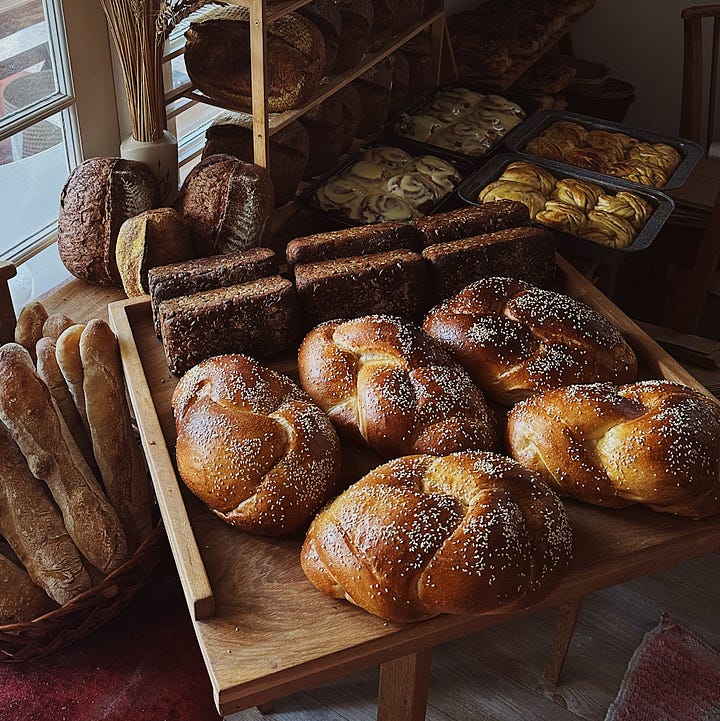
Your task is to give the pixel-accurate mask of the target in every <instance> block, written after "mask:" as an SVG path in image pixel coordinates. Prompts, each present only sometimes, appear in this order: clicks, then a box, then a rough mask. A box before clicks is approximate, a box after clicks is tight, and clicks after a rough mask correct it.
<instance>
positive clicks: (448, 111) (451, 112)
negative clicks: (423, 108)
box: [427, 95, 467, 121]
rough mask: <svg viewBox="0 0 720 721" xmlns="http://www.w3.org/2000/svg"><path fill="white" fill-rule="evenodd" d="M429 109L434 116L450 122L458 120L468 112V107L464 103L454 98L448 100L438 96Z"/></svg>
mask: <svg viewBox="0 0 720 721" xmlns="http://www.w3.org/2000/svg"><path fill="white" fill-rule="evenodd" d="M427 109H428V110H429V111H430V113H432V114H433V115H435V116H437V117H438V118H441V119H442V120H445V119H446V118H447V119H448V120H449V121H453V120H457V119H458V118H459V117H460V116H461V115H462V114H463V113H465V112H466V111H467V107H466V106H465V105H464V104H463V103H462V102H458V101H457V100H455V99H454V98H448V97H445V96H442V95H438V96H437V97H436V98H435V99H434V100H433V101H432V102H431V103H430V104H429V105H428V106H427Z"/></svg>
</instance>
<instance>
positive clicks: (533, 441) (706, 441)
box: [507, 381, 720, 518]
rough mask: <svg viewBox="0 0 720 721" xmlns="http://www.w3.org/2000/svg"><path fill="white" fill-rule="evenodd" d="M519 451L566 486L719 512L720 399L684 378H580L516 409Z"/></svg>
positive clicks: (576, 493) (604, 497) (584, 495)
mask: <svg viewBox="0 0 720 721" xmlns="http://www.w3.org/2000/svg"><path fill="white" fill-rule="evenodd" d="M507 432H508V442H509V444H510V449H511V451H512V454H513V456H514V457H515V458H516V459H517V460H518V461H520V463H522V464H523V465H524V466H526V467H527V468H530V469H531V470H534V471H537V472H538V473H540V474H541V475H542V477H543V478H544V479H545V481H546V482H547V483H548V484H549V485H550V486H551V487H552V488H554V489H555V490H556V491H558V492H559V493H561V494H563V495H567V496H572V497H573V498H577V499H578V500H581V501H584V502H586V503H593V504H595V505H599V506H607V507H610V508H620V507H623V506H629V505H631V504H633V503H642V504H644V505H647V506H649V507H650V508H652V509H654V510H656V511H663V512H665V513H674V514H676V515H680V516H689V517H692V518H702V517H704V516H710V515H714V514H716V513H720V443H719V442H718V439H720V409H719V408H718V405H717V402H716V401H714V400H711V399H710V398H708V397H707V396H705V395H703V394H701V393H699V392H697V391H695V390H693V389H691V388H688V387H686V386H682V385H679V384H677V383H669V382H667V381H644V382H640V383H634V384H631V385H625V386H621V387H617V386H613V385H610V384H593V385H587V386H571V387H569V388H560V389H558V390H554V391H550V392H548V393H544V394H542V395H539V396H535V397H534V398H530V399H528V400H527V401H524V402H522V403H520V404H518V405H517V406H515V408H513V409H512V411H511V412H510V414H509V416H508V431H507Z"/></svg>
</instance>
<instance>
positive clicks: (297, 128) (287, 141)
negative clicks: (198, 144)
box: [203, 113, 310, 207]
mask: <svg viewBox="0 0 720 721" xmlns="http://www.w3.org/2000/svg"><path fill="white" fill-rule="evenodd" d="M309 153H310V138H309V136H308V133H307V131H306V130H305V128H304V127H303V126H302V125H301V124H300V123H299V122H297V121H295V122H292V123H290V124H289V125H287V126H286V127H284V128H282V129H281V130H279V131H278V132H277V133H275V134H274V135H273V136H272V137H271V138H270V159H269V166H270V178H271V179H272V182H273V187H274V189H275V206H276V207H279V206H281V205H285V203H287V202H288V201H290V200H292V199H293V197H294V196H295V191H296V190H297V187H298V185H299V183H300V180H301V179H302V176H303V174H304V173H305V168H306V167H307V162H308V155H309ZM210 155H232V156H233V157H235V158H238V159H240V160H244V161H245V162H247V163H252V162H253V155H254V152H253V132H252V116H250V115H247V114H246V113H223V114H222V115H220V116H219V117H218V118H216V119H215V120H214V121H213V123H212V125H211V126H210V127H209V128H208V129H207V130H206V131H205V147H204V148H203V158H207V157H209V156H210Z"/></svg>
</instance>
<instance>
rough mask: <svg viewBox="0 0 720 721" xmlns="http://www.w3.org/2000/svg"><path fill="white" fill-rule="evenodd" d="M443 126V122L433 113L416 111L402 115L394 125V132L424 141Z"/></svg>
mask: <svg viewBox="0 0 720 721" xmlns="http://www.w3.org/2000/svg"><path fill="white" fill-rule="evenodd" d="M443 127H445V123H443V122H442V120H440V119H439V118H437V117H435V116H434V115H429V114H427V113H417V114H416V115H409V116H407V117H405V116H404V117H402V118H401V119H400V120H399V121H398V122H397V123H396V125H395V132H396V133H397V134H398V135H402V136H403V137H404V138H412V139H413V140H418V141H420V142H421V143H426V142H427V141H428V139H429V138H430V136H431V135H432V134H433V132H434V131H435V130H437V129H438V128H443Z"/></svg>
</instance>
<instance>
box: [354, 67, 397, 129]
mask: <svg viewBox="0 0 720 721" xmlns="http://www.w3.org/2000/svg"><path fill="white" fill-rule="evenodd" d="M394 60H395V59H394V57H393V56H392V55H391V56H388V57H387V58H385V59H384V60H381V61H380V62H378V63H376V64H375V65H373V66H372V67H371V68H370V70H368V71H367V72H365V73H363V74H362V75H361V76H360V77H359V78H358V79H357V80H355V81H353V87H354V88H355V89H356V90H357V91H358V94H359V95H360V100H361V102H362V106H363V109H364V112H363V117H362V120H361V121H360V125H359V126H358V129H357V133H358V137H360V138H365V137H367V136H369V135H373V134H375V133H377V132H379V131H380V130H381V129H382V127H383V125H384V124H385V121H386V120H387V115H388V109H389V108H390V93H391V91H392V82H393V64H394Z"/></svg>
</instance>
